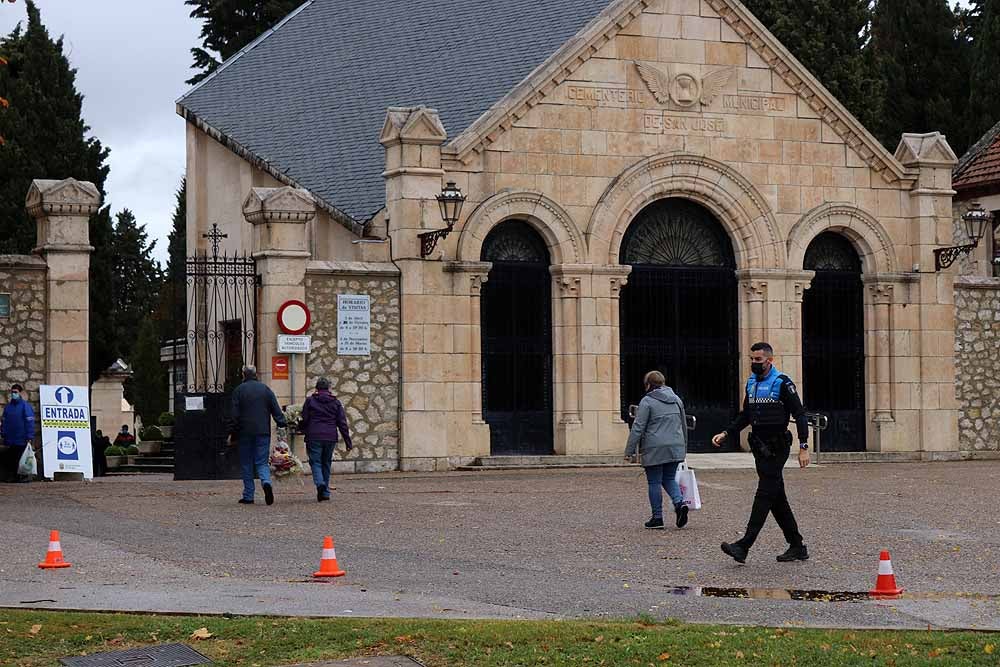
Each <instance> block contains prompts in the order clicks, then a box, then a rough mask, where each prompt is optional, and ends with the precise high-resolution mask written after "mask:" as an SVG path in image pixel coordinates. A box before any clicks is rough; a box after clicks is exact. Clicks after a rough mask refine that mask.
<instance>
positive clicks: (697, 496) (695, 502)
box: [675, 462, 701, 510]
mask: <svg viewBox="0 0 1000 667" xmlns="http://www.w3.org/2000/svg"><path fill="white" fill-rule="evenodd" d="M675 479H676V480H677V484H678V486H680V487H681V495H682V496H684V504H685V505H687V507H688V509H692V510H700V509H701V492H699V491H698V478H697V477H695V476H694V470H691V468H688V467H687V463H683V462H682V463H681V464H680V465H679V466H677V476H676V477H675Z"/></svg>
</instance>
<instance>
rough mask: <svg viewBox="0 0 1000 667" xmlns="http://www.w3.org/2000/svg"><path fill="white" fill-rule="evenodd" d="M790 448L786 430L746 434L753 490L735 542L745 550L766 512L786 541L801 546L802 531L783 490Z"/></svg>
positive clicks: (790, 439)
mask: <svg viewBox="0 0 1000 667" xmlns="http://www.w3.org/2000/svg"><path fill="white" fill-rule="evenodd" d="M791 449H792V434H791V433H789V432H788V431H781V432H779V433H775V434H766V435H763V436H761V435H759V434H757V433H756V432H755V433H751V434H750V450H751V451H752V452H753V459H754V465H755V466H756V468H757V493H756V495H754V498H753V508H752V509H751V510H750V521H749V522H748V523H747V530H746V533H745V534H744V535H743V538H742V539H740V540H739V541H738V542H737V544H739V545H740V546H742V547H743V548H744V549H747V550H749V549H750V547H752V546H753V544H754V542H756V541H757V536H758V535H759V534H760V531H761V529H762V528H763V527H764V522H765V521H767V515H768V514H773V515H774V520H775V521H777V522H778V526H779V527H780V528H781V532H782V533H784V534H785V540H786V541H787V542H788V544H789V545H791V546H793V547H800V546H802V535H800V534H799V526H798V524H797V523H796V522H795V515H794V514H793V513H792V507H791V505H789V504H788V496H787V495H786V494H785V478H784V475H783V472H784V468H785V463H787V462H788V456H789V454H790V453H791Z"/></svg>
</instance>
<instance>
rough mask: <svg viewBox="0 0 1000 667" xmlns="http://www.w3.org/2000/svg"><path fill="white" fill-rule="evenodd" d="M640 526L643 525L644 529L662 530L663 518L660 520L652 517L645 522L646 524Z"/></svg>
mask: <svg viewBox="0 0 1000 667" xmlns="http://www.w3.org/2000/svg"><path fill="white" fill-rule="evenodd" d="M642 525H644V526H645V527H646V528H650V529H654V530H662V529H663V518H662V517H661V518H656V517H655V516H654V517H651V518H650V519H649V521H647V522H646V523H644V524H642Z"/></svg>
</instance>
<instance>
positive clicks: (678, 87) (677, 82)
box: [634, 61, 736, 109]
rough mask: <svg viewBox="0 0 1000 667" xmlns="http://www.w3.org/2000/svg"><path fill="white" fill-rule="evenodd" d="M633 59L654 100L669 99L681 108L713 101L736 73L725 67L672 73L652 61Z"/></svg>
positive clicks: (666, 101) (668, 101)
mask: <svg viewBox="0 0 1000 667" xmlns="http://www.w3.org/2000/svg"><path fill="white" fill-rule="evenodd" d="M634 62H635V67H636V69H637V70H638V71H639V76H640V77H642V80H643V81H644V82H645V83H646V87H648V88H649V92H651V93H652V94H653V97H654V98H656V101H657V102H659V103H660V104H668V103H670V102H673V103H674V104H676V105H677V106H679V107H682V108H685V109H689V108H691V107H693V106H696V105H698V104H701V105H702V106H708V105H709V104H711V103H712V102H714V101H715V98H716V97H718V96H719V95H720V94H721V93H722V91H723V89H724V88H725V87H726V86H728V85H729V82H730V81H732V78H733V74H735V73H736V69H735V68H733V67H727V68H726V69H720V70H717V71H715V72H712V73H710V74H706V75H705V76H704V77H702V78H698V77H697V76H695V75H693V74H690V73H688V72H677V73H674V72H672V71H670V68H668V71H667V72H664V71H662V70H660V69H658V68H656V67H653V66H652V65H645V64H643V63H640V62H638V61H634Z"/></svg>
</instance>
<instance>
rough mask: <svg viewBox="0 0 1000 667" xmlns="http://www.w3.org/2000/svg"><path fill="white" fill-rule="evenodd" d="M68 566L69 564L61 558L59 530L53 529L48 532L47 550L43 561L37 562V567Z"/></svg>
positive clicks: (50, 568)
mask: <svg viewBox="0 0 1000 667" xmlns="http://www.w3.org/2000/svg"><path fill="white" fill-rule="evenodd" d="M69 566H70V564H69V563H67V562H66V561H64V560H63V555H62V547H61V546H60V545H59V531H58V530H53V531H52V532H51V533H49V551H48V553H46V554H45V562H44V563H39V564H38V567H40V568H42V569H43V570H53V569H56V568H60V567H69Z"/></svg>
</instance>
